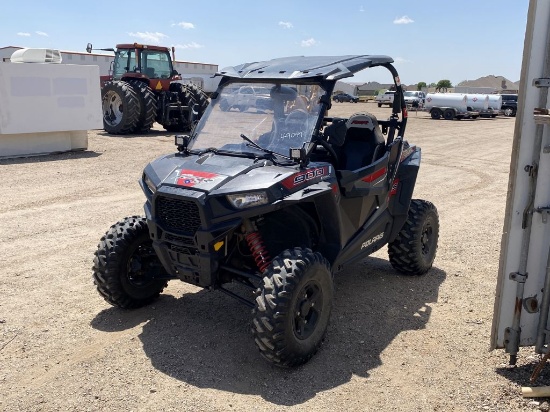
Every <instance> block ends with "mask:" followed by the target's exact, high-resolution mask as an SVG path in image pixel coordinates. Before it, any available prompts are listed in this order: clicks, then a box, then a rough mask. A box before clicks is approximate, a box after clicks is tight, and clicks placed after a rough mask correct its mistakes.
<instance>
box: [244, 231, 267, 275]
mask: <svg viewBox="0 0 550 412" xmlns="http://www.w3.org/2000/svg"><path fill="white" fill-rule="evenodd" d="M246 243H248V247H249V248H250V251H251V252H252V256H254V261H255V262H256V265H257V266H258V269H260V272H263V271H264V270H266V268H267V267H268V266H269V264H270V263H271V257H269V253H268V251H267V248H266V247H265V245H264V241H263V239H262V235H261V234H260V232H250V233H248V234H247V235H246Z"/></svg>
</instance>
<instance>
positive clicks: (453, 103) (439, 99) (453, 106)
mask: <svg viewBox="0 0 550 412" xmlns="http://www.w3.org/2000/svg"><path fill="white" fill-rule="evenodd" d="M424 107H425V109H426V110H427V111H428V112H429V113H430V116H431V117H432V119H434V120H439V119H441V118H443V119H445V120H453V119H457V120H462V119H477V118H478V117H479V112H477V111H474V110H469V109H468V99H467V96H466V95H465V94H460V93H428V94H427V95H426V103H425V105H424Z"/></svg>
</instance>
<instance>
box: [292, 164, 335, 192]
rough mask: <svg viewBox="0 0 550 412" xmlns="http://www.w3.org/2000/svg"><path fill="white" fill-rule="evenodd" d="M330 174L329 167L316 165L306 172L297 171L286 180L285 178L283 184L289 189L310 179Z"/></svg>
mask: <svg viewBox="0 0 550 412" xmlns="http://www.w3.org/2000/svg"><path fill="white" fill-rule="evenodd" d="M327 175H328V167H327V166H323V167H314V168H312V169H308V170H306V171H305V172H300V173H296V174H294V175H292V176H290V177H287V178H286V179H285V180H283V186H284V187H286V188H287V189H292V188H293V187H295V186H298V185H300V184H302V183H305V182H307V181H309V180H312V179H315V178H318V177H322V176H327Z"/></svg>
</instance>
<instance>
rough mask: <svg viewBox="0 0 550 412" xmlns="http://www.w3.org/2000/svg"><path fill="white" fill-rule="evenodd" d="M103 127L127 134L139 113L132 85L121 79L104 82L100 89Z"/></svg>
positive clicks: (132, 127)
mask: <svg viewBox="0 0 550 412" xmlns="http://www.w3.org/2000/svg"><path fill="white" fill-rule="evenodd" d="M101 103H102V108H103V128H104V129H105V131H106V132H107V133H111V134H128V133H131V132H132V130H133V129H134V128H135V127H136V124H137V122H138V120H139V114H140V103H139V98H138V95H137V94H136V92H135V91H134V89H133V87H132V86H131V85H130V84H129V83H127V82H125V81H122V80H117V81H112V82H107V83H105V86H103V89H101Z"/></svg>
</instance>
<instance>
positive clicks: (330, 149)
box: [315, 138, 340, 167]
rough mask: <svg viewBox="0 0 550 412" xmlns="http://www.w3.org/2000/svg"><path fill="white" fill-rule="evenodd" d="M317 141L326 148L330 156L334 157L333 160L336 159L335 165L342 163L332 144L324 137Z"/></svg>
mask: <svg viewBox="0 0 550 412" xmlns="http://www.w3.org/2000/svg"><path fill="white" fill-rule="evenodd" d="M315 143H319V144H320V145H321V146H323V147H324V148H325V149H326V151H327V152H328V154H329V155H330V157H332V160H334V167H337V166H338V164H339V163H340V160H339V159H338V155H337V154H336V151H335V150H334V147H332V145H331V144H330V143H329V142H327V141H326V140H325V139H323V138H320V139H317V140H316V141H315Z"/></svg>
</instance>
